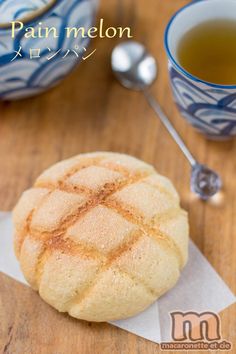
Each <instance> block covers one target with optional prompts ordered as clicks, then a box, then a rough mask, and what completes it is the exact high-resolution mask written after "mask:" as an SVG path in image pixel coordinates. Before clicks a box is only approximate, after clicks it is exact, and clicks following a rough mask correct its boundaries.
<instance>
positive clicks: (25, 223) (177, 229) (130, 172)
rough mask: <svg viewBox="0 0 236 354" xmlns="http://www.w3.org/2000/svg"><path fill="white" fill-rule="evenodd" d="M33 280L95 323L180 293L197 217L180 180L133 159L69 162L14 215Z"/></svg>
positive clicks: (48, 297) (56, 301)
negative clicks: (188, 208)
mask: <svg viewBox="0 0 236 354" xmlns="http://www.w3.org/2000/svg"><path fill="white" fill-rule="evenodd" d="M14 225H15V252H16V255H17V258H18V259H19V262H20V265H21V269H22V271H23V273H24V276H25V278H26V280H27V281H28V282H29V284H30V285H31V286H32V287H33V288H34V289H35V290H37V291H38V292H39V294H40V296H41V297H42V298H43V299H44V300H45V301H46V302H47V303H49V304H50V305H52V306H53V307H54V308H56V309H57V310H59V311H61V312H68V313H69V314H70V315H71V316H73V317H76V318H78V319H83V320H87V321H97V322H101V321H110V320H117V319H122V318H127V317H130V316H133V315H135V314H137V313H139V312H141V311H143V310H144V309H145V308H147V307H148V306H149V305H150V304H152V303H153V302H154V301H155V300H156V299H157V298H159V297H160V296H161V295H163V294H164V293H165V292H166V291H168V290H169V289H171V288H172V287H173V286H174V285H175V284H176V282H177V280H178V278H179V275H180V271H181V269H182V268H183V267H184V265H185V264H186V261H187V252H188V220H187V213H186V212H185V211H183V210H182V209H181V208H180V203H179V197H178V194H177V192H176V190H175V189H174V187H173V185H172V184H171V182H170V181H169V180H168V179H167V178H165V177H163V176H161V175H159V174H157V172H156V171H155V170H154V168H153V167H152V166H150V165H147V164H146V163H144V162H142V161H140V160H137V159H135V158H133V157H131V156H127V155H121V154H116V153H106V152H104V153H103V152H97V153H91V154H82V155H78V156H76V157H74V158H71V159H69V160H66V161H62V162H60V163H58V164H56V165H54V166H52V167H51V168H49V169H48V170H46V171H45V172H44V173H43V174H42V175H41V176H40V177H39V178H38V179H37V181H36V183H35V185H34V187H33V188H32V189H29V190H28V191H26V192H24V193H23V195H22V197H21V198H20V200H19V202H18V204H17V206H16V207H15V209H14Z"/></svg>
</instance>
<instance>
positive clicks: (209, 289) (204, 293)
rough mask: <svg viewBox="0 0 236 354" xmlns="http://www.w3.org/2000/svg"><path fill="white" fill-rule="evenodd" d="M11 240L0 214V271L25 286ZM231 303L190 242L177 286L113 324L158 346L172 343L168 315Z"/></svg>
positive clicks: (10, 230) (8, 218)
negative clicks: (150, 303)
mask: <svg viewBox="0 0 236 354" xmlns="http://www.w3.org/2000/svg"><path fill="white" fill-rule="evenodd" d="M12 239H13V227H12V220H11V213H2V212H0V271H1V272H3V273H5V274H6V275H8V276H10V277H12V278H14V279H15V280H17V281H19V282H21V283H23V284H25V285H27V283H26V281H25V280H24V277H23V275H22V273H21V271H20V268H19V265H18V262H17V260H16V258H15V255H14V251H13V240H12ZM0 291H1V288H0ZM233 303H235V296H234V294H233V293H232V292H231V291H230V289H229V288H228V287H227V285H226V284H225V283H224V281H223V280H222V279H221V278H220V276H219V275H218V274H217V273H216V271H215V270H214V269H213V267H212V266H211V265H210V264H209V262H208V261H207V259H206V258H205V257H204V256H203V255H202V254H201V252H200V251H199V250H198V248H197V247H196V246H195V245H194V244H193V242H192V241H190V245H189V261H188V264H187V266H186V267H185V269H184V270H183V272H182V275H181V278H180V280H179V282H178V284H177V285H176V286H175V287H174V288H173V289H172V290H171V291H169V292H168V293H167V294H165V295H164V296H162V297H161V298H160V299H159V300H158V301H157V302H155V303H154V304H153V305H152V306H150V307H149V308H148V309H147V310H146V311H144V312H142V313H141V314H139V315H138V316H135V317H132V318H129V319H127V320H121V321H116V322H112V324H113V325H115V326H117V327H119V328H122V329H125V330H127V331H129V332H132V333H134V334H136V335H138V336H140V337H143V338H146V339H148V340H151V341H153V342H155V343H160V342H163V341H170V340H171V337H170V334H171V323H170V315H169V313H170V312H172V311H183V312H186V311H196V312H203V311H213V312H216V313H219V312H220V311H222V310H224V309H225V308H226V307H228V306H230V305H232V304H233Z"/></svg>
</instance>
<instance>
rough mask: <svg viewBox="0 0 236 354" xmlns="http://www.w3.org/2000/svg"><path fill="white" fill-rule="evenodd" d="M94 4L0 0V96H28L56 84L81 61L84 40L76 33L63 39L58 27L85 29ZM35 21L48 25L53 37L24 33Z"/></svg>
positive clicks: (93, 1)
mask: <svg viewBox="0 0 236 354" xmlns="http://www.w3.org/2000/svg"><path fill="white" fill-rule="evenodd" d="M97 5H98V0H17V1H16V0H4V1H0V99H4V100H12V99H20V98H24V97H28V96H33V95H36V94H39V93H41V92H43V91H45V90H47V89H49V88H51V87H53V86H55V85H56V84H58V83H59V82H60V81H61V80H62V79H63V78H64V77H65V76H66V75H67V74H68V73H69V72H70V71H71V70H72V69H73V68H74V67H75V66H76V65H77V64H78V63H79V62H80V61H81V59H82V55H81V51H82V50H84V51H85V50H86V48H87V46H88V43H89V38H82V37H81V36H80V37H76V38H75V37H74V36H70V37H69V38H67V37H66V36H65V31H64V29H65V28H66V27H68V28H74V27H75V28H77V27H83V28H85V30H86V29H88V28H90V27H91V26H92V25H93V22H94V20H95V14H96V10H97ZM13 22H15V31H13ZM20 23H22V24H24V28H21V24H20ZM40 24H42V25H43V26H44V27H48V28H51V27H52V26H53V27H54V28H55V30H54V31H55V32H54V34H55V36H53V35H52V32H51V33H50V34H49V35H48V37H47V38H46V36H45V38H38V37H37V38H26V37H25V34H26V33H27V32H26V28H31V31H34V30H35V32H37V31H38V29H39V28H40ZM17 26H18V27H17ZM13 37H14V38H13ZM30 55H31V56H32V57H30Z"/></svg>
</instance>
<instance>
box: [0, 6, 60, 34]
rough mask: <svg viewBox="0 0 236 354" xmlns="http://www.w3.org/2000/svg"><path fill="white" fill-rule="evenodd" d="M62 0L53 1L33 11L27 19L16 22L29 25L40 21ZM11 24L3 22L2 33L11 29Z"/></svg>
mask: <svg viewBox="0 0 236 354" xmlns="http://www.w3.org/2000/svg"><path fill="white" fill-rule="evenodd" d="M60 2H62V0H52V1H50V3H48V4H46V5H44V6H43V7H42V8H40V9H37V10H35V11H33V12H32V13H31V14H29V15H26V16H25V17H22V18H20V19H18V20H16V21H21V22H23V23H24V25H28V24H30V23H32V22H35V21H37V20H40V19H41V18H42V17H43V16H44V15H45V14H47V13H48V11H51V10H52V9H54V8H55V7H56V6H57V5H58V4H59V3H60ZM11 22H12V21H9V22H5V23H4V22H3V23H0V31H8V30H10V29H11Z"/></svg>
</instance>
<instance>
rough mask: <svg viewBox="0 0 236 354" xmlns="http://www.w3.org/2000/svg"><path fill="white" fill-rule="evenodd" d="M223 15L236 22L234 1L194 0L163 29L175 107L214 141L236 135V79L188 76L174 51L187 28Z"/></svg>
mask: <svg viewBox="0 0 236 354" xmlns="http://www.w3.org/2000/svg"><path fill="white" fill-rule="evenodd" d="M222 18H223V19H230V20H235V21H236V1H235V0H224V1H222V0H197V1H193V2H191V3H190V4H188V5H187V6H185V7H183V8H181V9H180V10H179V11H178V12H177V13H175V14H174V16H173V17H172V18H171V20H170V21H169V23H168V26H167V28H166V32H165V47H166V51H167V55H168V59H169V61H168V67H169V74H170V79H171V86H172V90H173V94H174V98H175V101H176V103H177V106H178V108H179V109H180V111H181V113H182V115H183V116H184V117H185V118H186V120H187V121H188V122H189V123H190V124H192V125H193V126H194V127H195V128H196V129H197V130H198V131H200V132H201V133H203V134H204V135H205V136H207V137H208V138H210V139H214V140H225V139H229V138H231V137H233V136H235V135H236V82H235V85H219V84H215V83H212V82H206V81H204V80H201V79H199V78H198V77H195V76H193V75H191V74H190V73H189V72H187V71H186V70H185V68H184V67H182V66H181V65H180V63H179V60H178V57H177V50H178V45H179V43H180V41H181V39H182V38H183V36H184V34H185V33H187V31H189V30H191V29H192V28H194V27H195V26H197V25H199V24H200V23H202V22H204V21H210V20H217V19H222ZM232 45H233V43H232ZM209 50H210V48H209Z"/></svg>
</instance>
